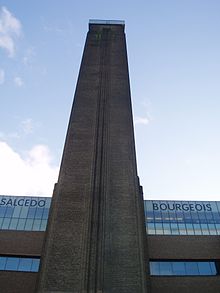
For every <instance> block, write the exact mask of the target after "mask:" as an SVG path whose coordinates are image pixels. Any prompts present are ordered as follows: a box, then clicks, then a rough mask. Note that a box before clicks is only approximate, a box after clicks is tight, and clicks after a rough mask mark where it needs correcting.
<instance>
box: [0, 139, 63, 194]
mask: <svg viewBox="0 0 220 293" xmlns="http://www.w3.org/2000/svg"><path fill="white" fill-rule="evenodd" d="M51 161H52V158H51V153H50V150H49V148H48V147H47V146H45V145H36V146H34V147H33V148H32V149H31V150H30V151H28V152H27V155H26V157H25V158H22V157H21V155H20V154H19V153H18V152H16V151H15V150H13V149H12V148H11V147H10V146H9V145H8V144H7V143H5V142H3V141H0V162H1V164H0V178H1V180H0V194H4V195H33V196H34V195H39V196H50V195H52V191H53V187H54V184H55V183H56V181H57V177H58V169H59V168H58V166H53V165H52V163H51Z"/></svg>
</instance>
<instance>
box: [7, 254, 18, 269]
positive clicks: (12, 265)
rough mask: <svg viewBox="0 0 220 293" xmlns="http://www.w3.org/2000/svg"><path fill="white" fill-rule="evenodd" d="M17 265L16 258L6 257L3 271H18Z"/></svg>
mask: <svg viewBox="0 0 220 293" xmlns="http://www.w3.org/2000/svg"><path fill="white" fill-rule="evenodd" d="M18 263H19V258H18V257H7V260H6V266H5V270H6V271H17V270H18Z"/></svg>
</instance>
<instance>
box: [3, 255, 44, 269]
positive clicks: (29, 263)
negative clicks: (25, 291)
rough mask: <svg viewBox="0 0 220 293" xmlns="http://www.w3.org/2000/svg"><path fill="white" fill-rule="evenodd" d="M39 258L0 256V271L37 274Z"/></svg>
mask: <svg viewBox="0 0 220 293" xmlns="http://www.w3.org/2000/svg"><path fill="white" fill-rule="evenodd" d="M39 265H40V258H39V257H35V258H31V257H24V256H22V257H12V256H0V271H17V272H38V270H39Z"/></svg>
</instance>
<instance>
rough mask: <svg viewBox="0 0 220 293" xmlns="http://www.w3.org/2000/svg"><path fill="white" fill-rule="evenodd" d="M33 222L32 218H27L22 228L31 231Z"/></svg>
mask: <svg viewBox="0 0 220 293" xmlns="http://www.w3.org/2000/svg"><path fill="white" fill-rule="evenodd" d="M33 222H34V220H33V219H27V220H26V223H25V228H24V230H26V231H31V230H32V226H33Z"/></svg>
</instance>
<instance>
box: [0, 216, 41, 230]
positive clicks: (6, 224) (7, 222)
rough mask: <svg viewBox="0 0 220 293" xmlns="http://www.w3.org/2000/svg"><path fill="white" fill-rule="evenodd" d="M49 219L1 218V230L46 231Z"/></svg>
mask: <svg viewBox="0 0 220 293" xmlns="http://www.w3.org/2000/svg"><path fill="white" fill-rule="evenodd" d="M46 226H47V220H37V219H19V218H0V229H1V230H24V231H45V230H46Z"/></svg>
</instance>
